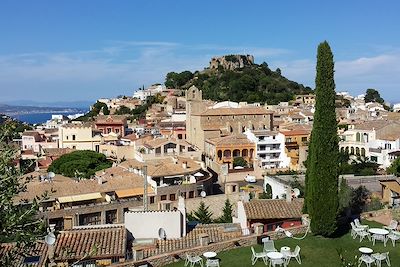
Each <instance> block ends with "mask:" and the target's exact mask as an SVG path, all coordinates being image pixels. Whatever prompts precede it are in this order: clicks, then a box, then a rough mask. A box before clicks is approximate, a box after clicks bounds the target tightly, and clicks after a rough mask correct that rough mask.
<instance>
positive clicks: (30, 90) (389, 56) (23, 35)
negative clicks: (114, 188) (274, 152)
mask: <svg viewBox="0 0 400 267" xmlns="http://www.w3.org/2000/svg"><path fill="white" fill-rule="evenodd" d="M326 2H327V1H320V0H319V1H311V0H310V1H307V0H304V1H293V0H292V1H289V0H286V1H285V0H282V1H261V0H260V1H238V0H226V1H223V0H221V1H215V0H210V1H205V0H204V1H183V0H182V1H178V0H176V1H172V0H170V1H165V0H160V1H152V0H146V1H139V0H138V1H123V0H119V1H102V0H96V1H95V0H88V1H78V0H64V1H63V0H60V1H50V0H49V1H44V0H37V1H27V0H26V1H18V0H2V1H0V34H1V37H0V103H5V102H8V101H15V100H32V101H41V102H43V101H45V102H52V101H82V100H86V101H92V100H95V99H97V98H102V97H114V96H117V95H132V94H133V92H134V91H135V90H136V89H137V88H139V87H142V86H145V87H146V86H149V85H151V84H154V83H162V82H164V80H165V75H166V74H167V73H168V72H170V71H176V72H178V71H184V70H191V71H195V70H202V69H204V68H205V67H207V66H208V63H209V60H210V58H211V57H213V56H220V55H225V54H252V55H254V57H255V61H256V63H262V62H264V61H265V62H267V63H268V65H269V66H270V68H271V69H275V68H280V69H281V70H282V74H283V75H284V76H286V77H287V78H289V79H291V80H294V81H297V82H300V83H303V84H304V85H307V86H310V87H312V88H314V85H315V83H314V79H315V62H316V50H317V46H318V44H319V43H320V42H322V41H324V40H327V41H328V42H329V44H330V46H331V48H332V51H333V54H334V60H335V82H336V90H337V91H348V92H350V93H351V94H352V95H357V94H361V93H364V92H365V90H366V89H367V88H375V89H377V90H378V91H379V92H380V93H381V96H383V97H384V99H386V100H388V101H389V102H392V103H393V102H396V101H398V102H400V95H399V94H398V93H397V91H398V88H399V85H400V34H399V26H400V16H399V15H398V11H399V10H400V1H396V0H387V1H372V0H353V1H345V0H338V1H329V3H326Z"/></svg>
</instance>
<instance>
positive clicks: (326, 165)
mask: <svg viewBox="0 0 400 267" xmlns="http://www.w3.org/2000/svg"><path fill="white" fill-rule="evenodd" d="M315 85H316V104H315V113H314V124H313V129H312V133H311V136H312V137H311V143H310V147H309V152H310V153H309V158H308V164H307V165H308V166H307V176H306V177H307V181H306V186H307V191H306V193H307V195H306V201H307V211H308V213H309V214H310V217H311V230H312V232H313V233H314V234H316V235H323V236H330V235H332V234H333V233H334V232H335V230H336V227H337V226H336V216H337V212H338V176H339V162H338V161H339V144H338V142H339V137H338V135H337V121H336V113H335V95H336V94H335V82H334V63H333V54H332V51H331V48H330V46H329V44H328V43H327V42H326V41H325V42H323V43H321V44H320V45H319V46H318V54H317V75H316V78H315Z"/></svg>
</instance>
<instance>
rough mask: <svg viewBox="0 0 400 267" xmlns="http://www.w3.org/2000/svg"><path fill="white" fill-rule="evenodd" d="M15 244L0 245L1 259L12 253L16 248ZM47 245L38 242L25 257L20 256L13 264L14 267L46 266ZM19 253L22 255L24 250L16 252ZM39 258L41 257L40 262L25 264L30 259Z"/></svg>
mask: <svg viewBox="0 0 400 267" xmlns="http://www.w3.org/2000/svg"><path fill="white" fill-rule="evenodd" d="M15 245H16V244H15V243H3V244H0V257H3V256H4V254H5V253H8V252H10V251H11V250H13V249H14V248H15ZM47 248H48V246H47V244H46V243H45V242H36V243H35V245H34V246H33V247H32V248H30V249H29V250H27V251H26V254H25V253H24V254H25V255H24V256H23V255H18V256H17V258H16V260H15V261H14V263H13V266H15V267H26V266H30V267H36V266H38V267H39V266H44V263H45V260H46V259H47ZM16 252H17V253H22V250H20V251H18V250H16ZM35 256H36V257H37V256H39V257H40V258H39V259H38V260H39V261H38V262H32V263H30V264H29V265H27V264H26V263H24V261H25V260H26V259H27V258H29V257H35Z"/></svg>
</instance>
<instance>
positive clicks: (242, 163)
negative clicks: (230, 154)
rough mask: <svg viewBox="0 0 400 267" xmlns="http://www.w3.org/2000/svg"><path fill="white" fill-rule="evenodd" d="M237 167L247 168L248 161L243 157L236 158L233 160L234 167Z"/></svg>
mask: <svg viewBox="0 0 400 267" xmlns="http://www.w3.org/2000/svg"><path fill="white" fill-rule="evenodd" d="M236 166H241V167H247V161H246V160H245V159H244V158H242V157H235V158H234V159H233V167H236Z"/></svg>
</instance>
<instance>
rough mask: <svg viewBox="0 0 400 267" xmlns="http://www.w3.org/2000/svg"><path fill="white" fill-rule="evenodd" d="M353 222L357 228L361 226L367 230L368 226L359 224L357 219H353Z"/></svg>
mask: <svg viewBox="0 0 400 267" xmlns="http://www.w3.org/2000/svg"><path fill="white" fill-rule="evenodd" d="M354 224H355V225H356V227H357V228H362V229H364V230H368V228H369V226H368V225H366V224H361V223H360V220H359V219H354Z"/></svg>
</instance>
